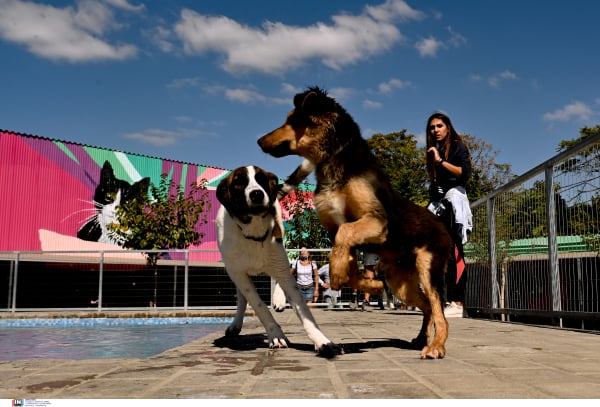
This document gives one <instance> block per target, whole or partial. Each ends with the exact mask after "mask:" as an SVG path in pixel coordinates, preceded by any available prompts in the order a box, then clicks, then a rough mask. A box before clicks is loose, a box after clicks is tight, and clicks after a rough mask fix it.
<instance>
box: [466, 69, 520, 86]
mask: <svg viewBox="0 0 600 407" xmlns="http://www.w3.org/2000/svg"><path fill="white" fill-rule="evenodd" d="M469 78H470V79H471V80H472V81H473V82H486V83H487V84H488V85H490V86H491V87H492V88H500V86H501V85H502V84H503V83H504V82H506V81H515V80H518V79H519V77H518V76H517V74H516V73H514V72H512V71H509V70H505V71H502V72H500V73H495V74H492V75H490V76H483V75H479V74H472V75H470V76H469Z"/></svg>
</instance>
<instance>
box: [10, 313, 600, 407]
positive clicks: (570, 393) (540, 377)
mask: <svg viewBox="0 0 600 407" xmlns="http://www.w3.org/2000/svg"><path fill="white" fill-rule="evenodd" d="M313 311H314V314H315V318H316V319H317V321H318V322H319V325H320V327H321V329H322V330H323V331H324V332H325V334H326V335H327V336H328V337H329V338H330V339H331V340H333V341H334V342H337V343H339V344H341V345H342V346H343V348H344V351H345V353H344V354H343V355H340V356H338V357H337V358H335V359H332V360H327V359H323V358H320V357H317V356H316V355H315V353H314V351H313V346H312V344H311V343H310V341H309V340H308V338H307V337H306V335H305V334H304V331H303V330H302V328H301V326H300V324H299V322H298V319H297V318H296V315H295V314H294V313H293V311H291V310H290V309H287V310H286V311H284V312H283V313H276V314H275V315H276V318H277V319H278V321H280V323H281V325H282V327H283V328H284V331H285V332H286V334H287V336H288V338H289V340H290V341H291V342H292V345H291V347H290V348H288V349H277V350H270V349H268V347H267V344H266V336H265V335H264V330H263V329H262V326H261V325H260V324H259V322H258V321H257V320H256V319H255V318H252V319H251V320H250V321H248V322H247V323H246V324H245V325H244V329H243V330H242V333H241V337H239V339H237V340H230V339H229V338H224V337H223V332H217V333H215V334H211V335H209V336H207V337H204V338H201V339H198V340H195V341H192V342H189V343H187V344H185V345H183V346H180V347H177V348H173V349H170V350H168V351H166V352H164V353H162V354H160V355H157V356H154V357H151V358H148V359H93V360H18V361H11V362H2V363H0V398H8V399H24V398H25V399H79V398H93V399H104V398H106V399H109V398H110V399H129V398H136V399H163V398H165V399H167V398H168V399H172V398H189V399H192V398H193V399H200V398H269V399H273V398H275V399H277V398H293V399H298V398H302V399H304V398H315V399H316V398H341V399H360V398H398V399H407V398H421V399H458V398H468V399H470V398H493V399H504V398H535V399H543V398H578V399H597V398H600V335H596V334H590V333H582V332H573V331H567V330H559V329H556V328H545V327H534V326H525V325H517V324H509V323H502V322H497V321H488V320H479V319H450V320H449V323H450V337H449V339H448V342H447V351H448V354H447V356H446V357H445V358H444V359H441V360H421V359H420V358H419V352H418V351H416V350H413V349H410V346H409V342H410V340H411V339H412V338H413V337H414V336H415V335H416V333H417V331H418V329H419V327H420V324H421V315H420V314H419V313H417V312H410V311H379V310H375V311H372V312H360V311H350V310H332V311H328V310H324V309H314V310H313Z"/></svg>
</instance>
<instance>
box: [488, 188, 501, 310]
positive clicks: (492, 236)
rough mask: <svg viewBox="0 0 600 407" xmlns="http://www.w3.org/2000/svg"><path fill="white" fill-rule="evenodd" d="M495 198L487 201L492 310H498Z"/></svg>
mask: <svg viewBox="0 0 600 407" xmlns="http://www.w3.org/2000/svg"><path fill="white" fill-rule="evenodd" d="M494 207H495V198H490V199H488V201H487V213H488V244H489V249H490V250H489V256H490V258H489V262H490V280H491V281H490V283H491V285H492V287H491V290H492V304H491V305H492V308H493V309H497V308H498V299H499V297H498V292H499V290H498V262H497V261H496V215H495V212H494Z"/></svg>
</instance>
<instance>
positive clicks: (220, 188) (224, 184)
mask: <svg viewBox="0 0 600 407" xmlns="http://www.w3.org/2000/svg"><path fill="white" fill-rule="evenodd" d="M231 174H233V172H232V173H231ZM231 174H229V175H228V176H227V177H225V178H223V179H222V180H221V182H219V185H217V200H218V201H219V202H220V203H221V205H223V206H224V207H225V209H227V211H229V207H228V205H229V203H230V202H231V193H230V190H231V189H230V188H229V185H230V183H231V176H232V175H231Z"/></svg>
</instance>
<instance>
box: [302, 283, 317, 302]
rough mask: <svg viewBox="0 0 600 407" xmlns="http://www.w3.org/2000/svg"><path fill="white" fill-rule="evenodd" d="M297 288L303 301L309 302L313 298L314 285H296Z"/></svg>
mask: <svg viewBox="0 0 600 407" xmlns="http://www.w3.org/2000/svg"><path fill="white" fill-rule="evenodd" d="M298 289H299V290H300V294H302V298H304V301H306V302H311V301H312V300H313V299H314V297H313V296H314V295H315V286H314V285H309V286H301V285H299V286H298Z"/></svg>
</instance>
